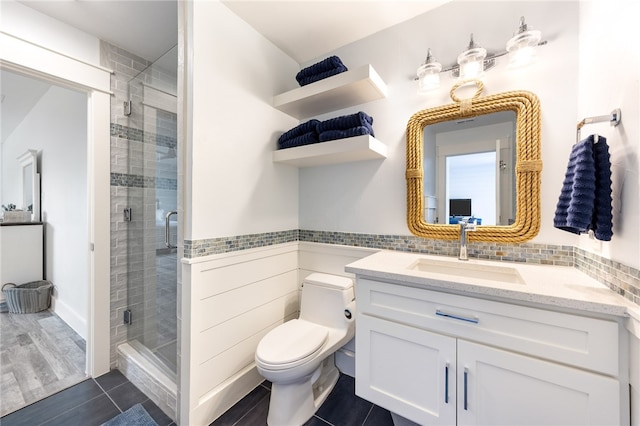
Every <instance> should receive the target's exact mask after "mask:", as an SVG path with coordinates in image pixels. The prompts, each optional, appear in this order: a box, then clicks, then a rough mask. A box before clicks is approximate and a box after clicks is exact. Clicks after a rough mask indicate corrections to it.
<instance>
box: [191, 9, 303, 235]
mask: <svg viewBox="0 0 640 426" xmlns="http://www.w3.org/2000/svg"><path fill="white" fill-rule="evenodd" d="M193 10H194V12H193V19H192V20H191V21H190V22H189V24H190V25H192V31H193V40H194V41H193V53H192V55H190V57H191V58H192V59H193V63H192V67H191V68H190V70H191V71H190V72H192V76H193V80H192V93H191V94H192V97H190V98H189V95H187V96H188V99H187V102H188V103H189V104H190V105H189V106H188V108H190V109H191V112H192V117H193V121H192V128H193V135H192V138H191V140H187V141H186V145H187V150H188V152H187V170H191V176H189V177H187V187H188V188H187V198H186V206H185V210H186V212H185V221H186V224H185V225H186V228H185V239H188V240H189V239H192V240H194V239H206V238H215V237H221V236H233V235H240V234H250V233H260V232H272V231H282V230H288V229H297V228H298V171H297V169H296V168H294V167H291V166H283V165H279V164H273V163H272V161H271V151H273V150H274V149H275V147H276V140H277V138H278V136H279V135H280V134H281V133H282V132H284V131H286V130H288V129H290V128H291V127H294V126H295V125H297V124H298V121H297V120H295V119H293V118H292V117H289V116H287V115H285V114H283V113H281V112H279V111H277V110H276V109H274V108H273V107H272V106H271V98H272V96H273V95H275V94H277V93H280V92H283V91H286V90H288V89H291V88H293V85H294V84H295V79H294V76H295V74H296V72H298V70H299V68H298V64H297V63H295V61H293V60H292V59H291V58H289V57H288V56H287V55H285V54H284V53H283V52H282V51H280V50H279V49H277V48H276V47H275V46H274V45H273V44H271V43H270V42H269V41H267V40H266V39H265V38H264V37H263V36H261V35H260V34H258V33H257V32H256V31H255V30H254V29H253V28H251V27H250V26H249V25H248V24H246V23H245V22H244V21H242V20H240V18H238V17H237V16H236V15H235V14H233V13H232V12H231V11H230V10H229V9H227V8H226V7H225V6H223V5H222V4H221V3H219V2H194V4H193Z"/></svg>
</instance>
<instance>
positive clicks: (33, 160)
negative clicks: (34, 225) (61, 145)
mask: <svg viewBox="0 0 640 426" xmlns="http://www.w3.org/2000/svg"><path fill="white" fill-rule="evenodd" d="M18 161H19V162H20V168H21V170H22V173H21V176H20V180H21V181H22V206H18V208H20V209H22V210H28V211H30V212H31V221H32V222H39V221H40V174H39V173H38V151H37V150H35V149H30V150H27V152H25V153H24V154H22V155H21V156H19V157H18Z"/></svg>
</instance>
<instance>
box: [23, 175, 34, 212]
mask: <svg viewBox="0 0 640 426" xmlns="http://www.w3.org/2000/svg"><path fill="white" fill-rule="evenodd" d="M22 182H24V183H23V185H22V199H23V204H24V205H23V206H22V208H23V209H24V210H29V211H30V212H33V164H28V165H26V166H25V167H23V169H22Z"/></svg>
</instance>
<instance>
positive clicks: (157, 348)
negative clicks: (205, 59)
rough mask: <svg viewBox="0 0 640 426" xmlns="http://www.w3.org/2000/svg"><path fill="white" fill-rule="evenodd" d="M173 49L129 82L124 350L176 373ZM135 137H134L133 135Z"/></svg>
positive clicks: (175, 163)
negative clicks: (130, 349) (131, 349)
mask: <svg viewBox="0 0 640 426" xmlns="http://www.w3.org/2000/svg"><path fill="white" fill-rule="evenodd" d="M176 69H177V47H174V48H173V49H172V50H171V51H169V52H167V54H165V55H164V56H163V57H162V58H160V59H158V60H157V61H156V62H154V63H153V64H152V65H150V66H149V67H148V68H146V69H145V70H144V71H142V72H141V73H140V74H139V75H138V76H136V77H135V78H134V79H132V80H131V81H130V82H129V99H130V101H131V102H130V104H129V105H128V106H125V109H127V108H130V114H129V115H128V118H129V128H132V129H136V130H131V132H133V133H134V134H132V135H130V136H129V152H128V157H129V174H130V179H131V180H132V181H133V182H131V183H130V184H129V188H128V206H127V208H128V209H130V210H129V212H130V213H129V215H130V216H129V219H130V222H129V223H128V226H127V264H128V268H127V270H128V287H127V292H128V309H129V311H130V323H129V325H128V331H127V338H128V341H129V343H130V344H131V345H132V346H133V347H134V348H135V349H137V350H138V351H139V352H140V353H141V354H143V355H145V356H146V357H147V358H148V359H149V360H150V361H151V362H153V363H154V364H155V365H156V366H157V367H159V368H161V369H162V370H163V371H164V372H165V373H166V374H168V375H169V376H170V377H173V378H175V373H176V369H177V347H176V344H177V305H176V304H177V281H178V279H177V264H178V259H177V250H176V248H175V246H176V245H177V223H178V218H177V214H176V210H177V199H178V185H177V155H176V152H177V115H176V112H177V98H176V93H177V77H176ZM138 130H139V133H138Z"/></svg>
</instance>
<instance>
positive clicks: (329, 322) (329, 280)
mask: <svg viewBox="0 0 640 426" xmlns="http://www.w3.org/2000/svg"><path fill="white" fill-rule="evenodd" d="M354 298H355V294H354V291H353V280H352V279H350V278H346V277H340V276H337V275H329V274H320V273H313V274H311V275H309V276H307V278H305V279H304V281H303V283H302V300H301V302H300V319H303V320H305V321H309V322H313V323H316V324H320V325H324V326H327V327H333V328H345V327H347V326H348V323H347V321H346V320H345V316H344V309H345V308H346V307H347V305H348V304H349V303H350V302H351V301H352V300H353V299H354Z"/></svg>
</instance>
